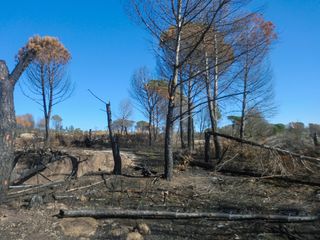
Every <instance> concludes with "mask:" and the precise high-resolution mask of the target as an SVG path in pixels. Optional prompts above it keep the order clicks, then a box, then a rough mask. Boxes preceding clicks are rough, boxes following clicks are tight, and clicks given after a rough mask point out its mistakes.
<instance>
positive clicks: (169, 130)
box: [164, 97, 174, 181]
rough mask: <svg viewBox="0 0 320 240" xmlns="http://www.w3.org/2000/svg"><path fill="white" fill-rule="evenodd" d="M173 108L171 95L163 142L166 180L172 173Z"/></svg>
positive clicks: (169, 179)
mask: <svg viewBox="0 0 320 240" xmlns="http://www.w3.org/2000/svg"><path fill="white" fill-rule="evenodd" d="M173 110H174V98H173V97H171V98H170V99H169V103H168V113H167V123H166V133H165V142H164V157H165V165H164V175H165V178H166V179H167V180H168V181H171V179H172V174H173V151H172V144H173V140H172V136H173Z"/></svg>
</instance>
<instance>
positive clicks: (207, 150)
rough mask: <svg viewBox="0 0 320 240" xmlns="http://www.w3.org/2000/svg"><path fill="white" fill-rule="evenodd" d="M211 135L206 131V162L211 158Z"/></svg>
mask: <svg viewBox="0 0 320 240" xmlns="http://www.w3.org/2000/svg"><path fill="white" fill-rule="evenodd" d="M210 136H211V134H210V133H209V132H205V134H204V137H205V145H204V160H205V162H209V160H210Z"/></svg>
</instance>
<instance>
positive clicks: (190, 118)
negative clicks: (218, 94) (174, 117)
mask: <svg viewBox="0 0 320 240" xmlns="http://www.w3.org/2000/svg"><path fill="white" fill-rule="evenodd" d="M190 75H191V74H190ZM191 95H192V87H191V80H189V81H188V103H187V104H188V132H187V135H188V150H189V151H192V150H193V149H194V147H193V140H194V135H193V130H194V126H193V116H192V96H191Z"/></svg>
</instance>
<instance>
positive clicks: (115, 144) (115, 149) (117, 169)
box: [88, 89, 122, 175]
mask: <svg viewBox="0 0 320 240" xmlns="http://www.w3.org/2000/svg"><path fill="white" fill-rule="evenodd" d="M88 91H89V92H90V94H91V95H92V96H94V97H95V98H96V99H98V100H99V101H100V102H102V103H103V104H104V105H105V107H106V113H107V121H108V130H109V139H110V143H111V148H112V154H113V161H114V167H113V174H115V175H121V171H122V160H121V156H120V149H119V141H118V138H117V137H116V136H114V135H113V131H112V116H111V104H110V102H109V103H107V102H105V101H103V100H102V99H101V98H99V97H97V96H96V95H95V94H94V93H93V92H92V91H91V90H90V89H88Z"/></svg>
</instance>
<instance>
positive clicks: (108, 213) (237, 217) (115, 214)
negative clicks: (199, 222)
mask: <svg viewBox="0 0 320 240" xmlns="http://www.w3.org/2000/svg"><path fill="white" fill-rule="evenodd" d="M57 217H59V218H68V217H71V218H74V217H92V218H98V219H99V218H131V219H201V218H204V219H210V220H216V221H221V220H223V221H253V220H264V221H271V222H288V223H293V222H314V221H319V220H320V217H319V216H317V215H312V216H288V215H271V214H265V215H264V214H228V213H219V212H215V213H213V212H192V213H187V212H169V211H149V210H120V209H108V210H107V209H103V210H70V211H64V210H60V212H59V214H58V215H57Z"/></svg>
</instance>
